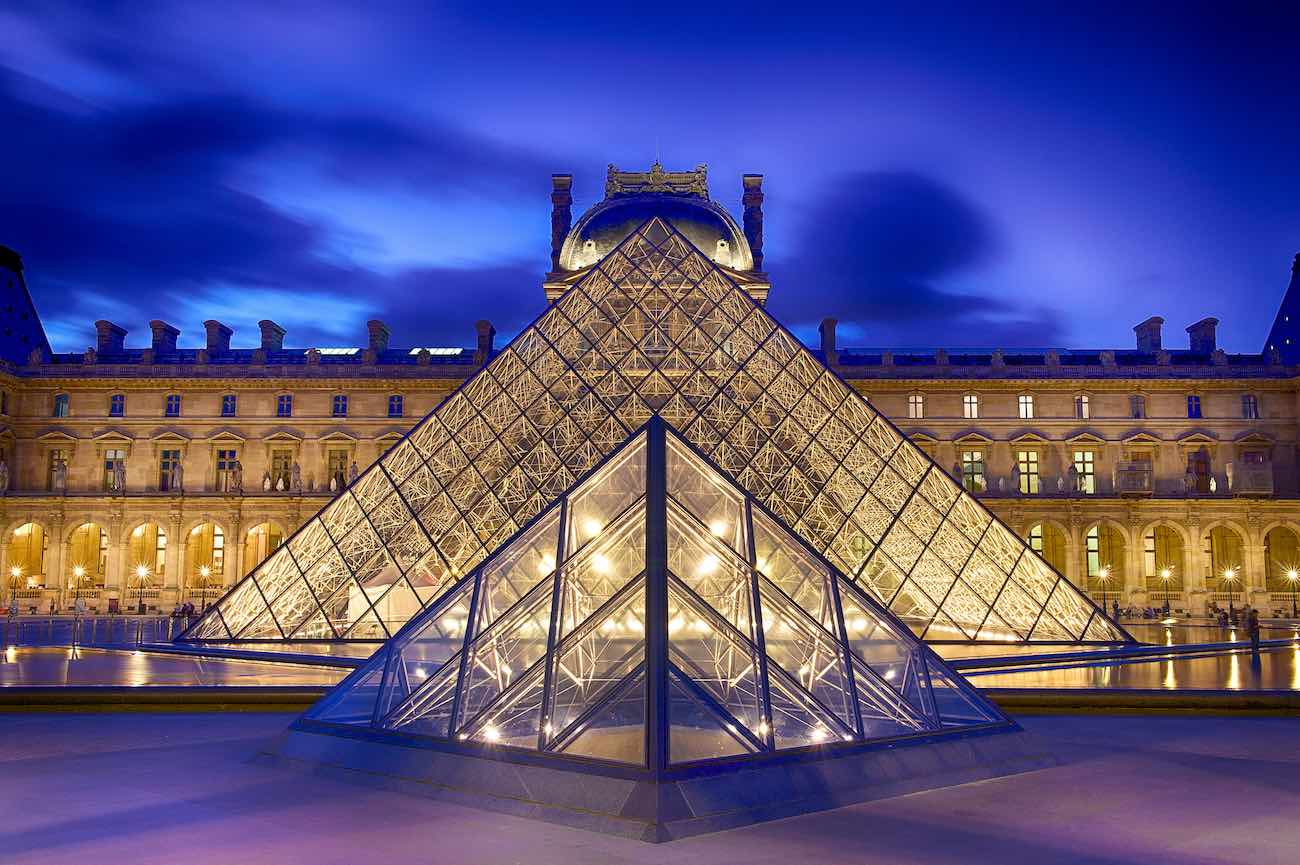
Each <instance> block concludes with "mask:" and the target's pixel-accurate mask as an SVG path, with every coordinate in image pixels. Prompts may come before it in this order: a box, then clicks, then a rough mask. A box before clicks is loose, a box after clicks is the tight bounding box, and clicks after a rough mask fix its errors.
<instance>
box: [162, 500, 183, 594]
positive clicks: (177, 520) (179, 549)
mask: <svg viewBox="0 0 1300 865" xmlns="http://www.w3.org/2000/svg"><path fill="white" fill-rule="evenodd" d="M183 529H184V527H183V525H182V522H181V509H180V508H179V507H176V506H173V507H172V508H171V510H170V511H169V513H168V514H167V524H166V526H164V530H165V531H166V532H167V555H166V557H165V561H166V564H167V585H168V587H169V588H172V589H174V590H175V591H176V596H177V598H179V599H180V600H182V601H183V600H185V598H184V592H185V574H184V572H183V571H182V568H183V566H184V553H185V537H184V536H183V535H182V534H181V532H182V531H183Z"/></svg>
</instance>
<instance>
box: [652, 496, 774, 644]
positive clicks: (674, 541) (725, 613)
mask: <svg viewBox="0 0 1300 865" xmlns="http://www.w3.org/2000/svg"><path fill="white" fill-rule="evenodd" d="M668 570H669V571H670V572H671V573H672V574H673V575H674V576H676V577H677V578H678V579H680V580H681V581H682V582H683V583H685V584H686V585H687V586H689V587H690V589H691V590H692V591H693V592H695V594H697V595H699V596H700V598H702V599H703V600H704V602H705V603H707V604H708V605H709V606H711V607H712V608H713V609H714V610H716V611H717V613H718V614H719V615H721V616H722V617H723V618H724V619H725V620H726V621H727V622H728V623H729V624H730V625H731V626H732V627H733V628H735V629H736V630H737V631H739V632H740V633H742V634H744V635H745V638H746V639H749V640H752V639H753V638H754V628H753V620H754V618H753V611H752V609H751V607H752V606H753V588H752V585H751V582H750V570H749V566H748V565H746V564H745V563H744V562H743V561H741V560H740V559H739V558H737V557H736V555H735V554H734V553H733V552H732V551H731V550H729V549H728V548H727V547H725V546H724V545H723V544H722V543H721V542H720V541H718V540H717V539H716V538H714V537H713V536H712V535H711V534H709V533H707V532H705V531H704V530H703V529H702V528H701V527H700V526H699V525H697V524H695V523H694V522H693V521H691V520H690V518H689V517H687V516H686V515H684V514H682V513H681V512H680V510H679V509H678V508H677V506H676V505H675V504H673V503H671V502H670V503H669V507H668ZM670 624H671V623H670Z"/></svg>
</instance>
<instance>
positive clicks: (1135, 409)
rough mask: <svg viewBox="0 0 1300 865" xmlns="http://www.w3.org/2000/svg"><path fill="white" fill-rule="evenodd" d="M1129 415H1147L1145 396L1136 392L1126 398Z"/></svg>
mask: <svg viewBox="0 0 1300 865" xmlns="http://www.w3.org/2000/svg"><path fill="white" fill-rule="evenodd" d="M1128 408H1129V417H1132V418H1144V417H1146V416H1147V398H1146V397H1144V396H1140V395H1138V394H1133V395H1132V396H1130V397H1129V398H1128Z"/></svg>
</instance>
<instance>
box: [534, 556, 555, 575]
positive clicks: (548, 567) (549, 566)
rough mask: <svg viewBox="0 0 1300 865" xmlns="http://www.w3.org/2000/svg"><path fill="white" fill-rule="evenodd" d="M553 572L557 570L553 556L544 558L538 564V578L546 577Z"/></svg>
mask: <svg viewBox="0 0 1300 865" xmlns="http://www.w3.org/2000/svg"><path fill="white" fill-rule="evenodd" d="M553 570H555V557H554V556H551V555H546V556H542V558H541V560H540V561H538V563H537V576H539V577H544V576H546V575H547V574H549V573H550V572H551V571H553Z"/></svg>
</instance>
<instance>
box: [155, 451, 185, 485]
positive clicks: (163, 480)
mask: <svg viewBox="0 0 1300 865" xmlns="http://www.w3.org/2000/svg"><path fill="white" fill-rule="evenodd" d="M180 464H181V452H180V451H178V450H162V451H159V452H158V492H160V493H165V492H170V491H172V490H174V489H176V467H177V466H179V465H180Z"/></svg>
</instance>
